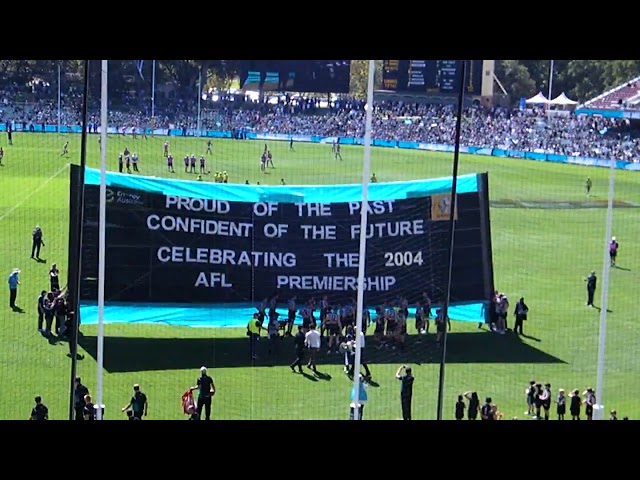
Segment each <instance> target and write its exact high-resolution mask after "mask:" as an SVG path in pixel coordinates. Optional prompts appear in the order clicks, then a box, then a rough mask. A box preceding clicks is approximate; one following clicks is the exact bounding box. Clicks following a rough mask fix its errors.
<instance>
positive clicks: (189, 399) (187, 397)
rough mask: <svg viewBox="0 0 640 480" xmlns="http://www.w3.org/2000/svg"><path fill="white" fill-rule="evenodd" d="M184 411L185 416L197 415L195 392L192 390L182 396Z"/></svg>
mask: <svg viewBox="0 0 640 480" xmlns="http://www.w3.org/2000/svg"><path fill="white" fill-rule="evenodd" d="M182 410H183V411H184V414H185V415H193V414H194V413H196V402H195V400H194V399H193V392H192V391H191V390H187V391H186V392H184V394H183V395H182Z"/></svg>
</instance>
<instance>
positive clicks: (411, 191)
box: [84, 168, 478, 203]
mask: <svg viewBox="0 0 640 480" xmlns="http://www.w3.org/2000/svg"><path fill="white" fill-rule="evenodd" d="M84 178H85V184H87V185H100V171H99V170H96V169H93V168H87V169H86V171H85V177H84ZM451 180H452V177H446V178H435V179H430V180H416V181H412V182H389V183H373V184H370V185H369V200H371V201H381V200H401V199H404V198H415V197H428V196H431V195H437V194H439V193H447V192H450V191H451ZM107 186H109V187H120V188H129V189H132V190H142V191H145V192H153V193H159V194H162V195H175V196H179V197H187V198H202V199H206V200H225V201H228V202H252V203H254V202H279V203H341V202H359V201H361V200H362V185H359V184H358V185H310V186H308V185H278V186H262V185H241V184H229V183H210V182H198V181H192V180H173V179H168V178H157V177H144V176H139V175H135V176H134V175H130V174H124V173H115V172H107ZM477 191H478V176H477V174H471V175H462V176H459V177H458V193H460V194H462V193H473V192H477Z"/></svg>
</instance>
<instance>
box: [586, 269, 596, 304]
mask: <svg viewBox="0 0 640 480" xmlns="http://www.w3.org/2000/svg"><path fill="white" fill-rule="evenodd" d="M584 281H585V282H587V307H593V296H594V295H595V294H596V287H597V285H598V278H597V277H596V272H595V270H592V271H591V274H590V275H589V276H588V277H587V278H585V279H584Z"/></svg>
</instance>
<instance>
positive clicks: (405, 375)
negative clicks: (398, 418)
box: [396, 365, 414, 420]
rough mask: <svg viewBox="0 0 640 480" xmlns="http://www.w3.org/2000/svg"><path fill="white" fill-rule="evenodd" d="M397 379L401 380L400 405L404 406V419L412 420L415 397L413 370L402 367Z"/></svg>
mask: <svg viewBox="0 0 640 480" xmlns="http://www.w3.org/2000/svg"><path fill="white" fill-rule="evenodd" d="M396 378H397V379H398V380H400V382H401V386H400V404H401V406H402V419H403V420H411V397H412V396H413V380H414V378H413V375H412V374H411V369H410V368H407V367H406V366H405V365H402V366H401V367H400V368H399V369H398V371H397V372H396Z"/></svg>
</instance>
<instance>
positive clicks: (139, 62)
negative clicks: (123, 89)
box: [136, 60, 144, 80]
mask: <svg viewBox="0 0 640 480" xmlns="http://www.w3.org/2000/svg"><path fill="white" fill-rule="evenodd" d="M143 65H144V60H136V68H137V69H138V75H140V78H141V79H143V80H144V75H142V66H143Z"/></svg>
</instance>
